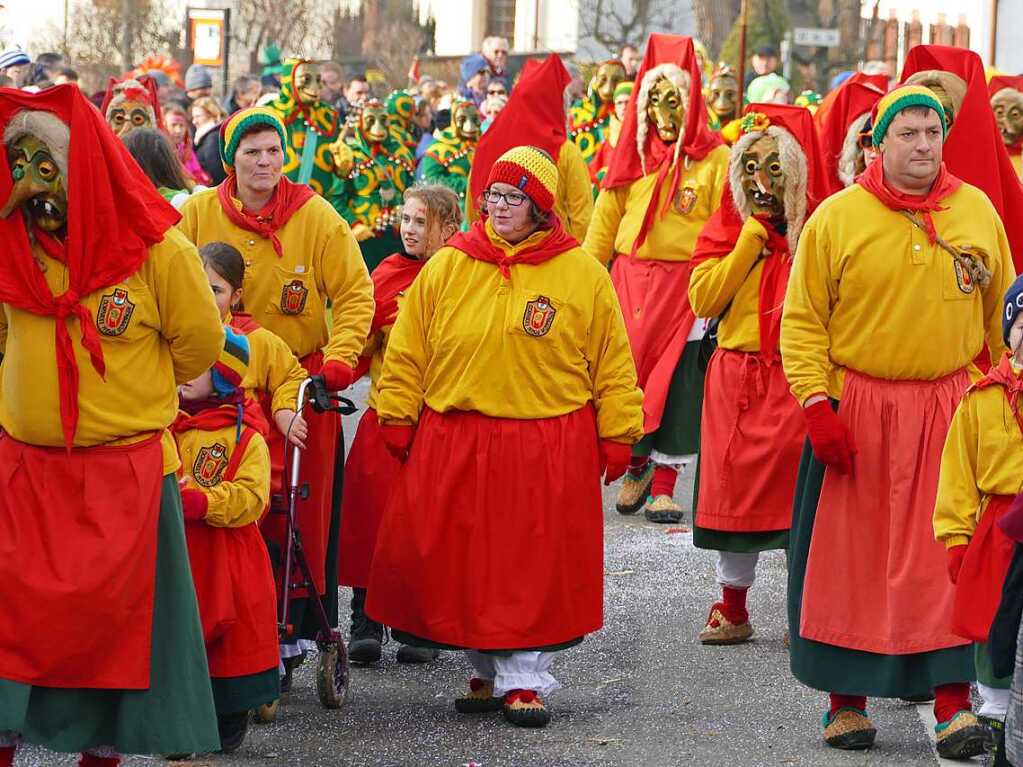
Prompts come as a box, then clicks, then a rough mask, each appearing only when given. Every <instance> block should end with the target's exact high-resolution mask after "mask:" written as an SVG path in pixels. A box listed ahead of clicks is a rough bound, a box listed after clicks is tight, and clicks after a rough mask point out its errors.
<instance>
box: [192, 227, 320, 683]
mask: <svg viewBox="0 0 1023 767" xmlns="http://www.w3.org/2000/svg"><path fill="white" fill-rule="evenodd" d="M199 255H200V257H201V258H202V260H203V265H204V266H205V268H206V276H207V278H208V279H209V281H210V289H211V290H212V291H213V298H214V300H215V301H216V303H217V308H218V309H219V310H220V318H221V320H222V321H223V322H224V323H225V324H226V325H229V326H231V327H232V328H234V329H235V330H237V331H238V332H240V333H243V334H244V335H245V336H246V338H247V339H248V341H249V365H248V369H247V370H246V372H245V377H244V379H243V380H242V384H241V388H242V390H244V391H245V393H246V396H248V397H250V398H252V399H254V400H256V401H257V402H259V405H260V407H261V409H262V411H263V415H264V416H265V418H266V419H267V420H268V421H270V422H272V423H274V424H275V425H276V426H277V433H272V434H270V435H269V436H268V437H267V443H268V444H269V446H270V491H271V493H279V492H281V491H282V490H283V486H284V481H283V473H284V462H283V458H284V450H283V449H281V447H280V442H281V440H282V439H287V440H288V441H289V442H290V443H291V444H292V445H295V446H297V447H300V448H303V449H304V448H305V446H306V445H305V440H306V437H308V435H309V427H308V425H307V424H306V421H305V419H304V418H303V417H302V414H301V413H298V412H296V410H295V406H296V404H297V400H298V390H299V387H300V386H301V385H302V381H303V380H305V378H306V375H307V374H306V371H305V369H304V368H303V367H302V366H301V365H300V364H299V361H298V359H296V357H295V355H294V354H293V353H292V351H291V349H290V347H289V346H288V344H287V343H286V342H285V341H284V340H283V339H281V338H280V337H279V336H277V335H276V334H275V333H272V332H271V331H269V330H267V329H266V328H264V327H262V326H260V324H259V323H258V322H256V321H255V320H254V319H253V318H252V315H250V314H246V313H245V312H243V311H240V309H241V306H242V282H243V281H244V279H245V259H244V258H242V254H241V253H239V252H238V249H237V248H235V247H234V246H233V245H229V244H227V243H226V242H219V241H214V242H208V243H206V244H205V245H203V246H202V247H201V248H199ZM312 645H313V643H312V642H311V641H308V640H299V641H298V642H289V643H284V644H282V645H281V658H282V661H283V668H284V677H283V679H282V681H281V685H282V688H283V690H284V691H285V692H287V690H288V689H289V688H290V686H291V672H292V671H293V670H294V667H295V666H296V665H297V664H298V663H299V662H300V661H299V660H298V659H299V658H303V657H304V653H305V651H306V650H307V649H309V648H310V647H311V646H312Z"/></svg>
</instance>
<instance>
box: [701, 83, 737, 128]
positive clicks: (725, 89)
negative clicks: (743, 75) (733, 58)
mask: <svg viewBox="0 0 1023 767" xmlns="http://www.w3.org/2000/svg"><path fill="white" fill-rule="evenodd" d="M707 106H709V107H710V108H711V109H713V110H714V114H716V115H717V116H718V117H719V118H720V119H721V122H722V124H724V123H726V122H730V121H732V120H734V119H735V118H736V117H738V116H739V83H738V81H736V79H735V75H733V74H732V73H731V72H722V73H720V74H718V75H716V76H715V77H714V79H713V80H711V81H710V95H709V96H708V98H707Z"/></svg>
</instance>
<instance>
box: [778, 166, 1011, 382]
mask: <svg viewBox="0 0 1023 767" xmlns="http://www.w3.org/2000/svg"><path fill="white" fill-rule="evenodd" d="M942 205H943V207H945V208H946V210H944V211H938V212H936V213H934V214H932V215H933V219H934V225H935V228H936V229H937V232H938V234H939V236H941V237H942V238H943V239H944V240H945V241H946V242H948V243H949V244H950V245H953V246H960V247H961V246H965V245H972V246H973V247H975V248H979V249H980V250H981V251H982V252H983V253H985V254H986V256H985V261H986V263H987V266H988V268H989V269H990V270H991V271H992V273H993V277H992V280H991V284H990V286H988V288H987V289H981V288H980V286H979V285H973V284H972V283H968V282H966V281H965V280H964V279H963V278H962V277H961V276H960V277H959V278H958V279H957V273H958V271H957V269H956V268H955V266H954V265H953V259H952V256H951V255H950V254H949V253H947V252H946V251H945V250H943V249H942V248H941V247H939V246H938V245H931V244H930V243H929V242H928V241H927V235H926V234H925V233H924V232H922V231H921V230H920V229H918V228H917V227H915V226H914V225H913V224H911V223H910V222H909V221H908V220H907V219H906V218H904V217H903V216H902V215H901V214H899V213H896V212H895V211H892V210H889V209H888V208H887V207H885V205H884V204H883V203H881V201H880V200H878V199H877V198H876V197H874V195H872V194H871V193H870V192H868V191H867V190H866V189H864V188H863V187H861V186H859V185H858V184H853V185H852V186H850V187H849V188H847V189H845V190H843V191H841V192H839V193H837V194H835V195H833V196H831V197H829V198H828V199H827V200H825V201H824V202H823V203H821V205H820V206H819V207H818V208H817V210H816V211H814V213H813V215H812V216H810V219H809V220H808V221H807V223H806V226H805V227H804V228H803V231H802V233H801V234H800V236H799V247H798V248H797V252H796V258H795V262H794V263H793V266H792V274H791V275H790V277H789V286H788V293H787V294H786V297H785V308H784V310H783V314H782V327H781V351H782V361H783V363H784V365H785V375H786V377H787V378H788V380H789V385H790V387H791V389H792V394H793V395H794V396H795V397H796V399H797V400H799V402H805V401H806V399H807V398H808V397H810V396H811V395H814V394H823V393H827V394H829V395H830V396H832V397H835V398H840V397H841V395H842V382H843V380H844V369H845V368H852V369H853V370H857V371H860V372H862V373H866V374H867V375H869V376H873V377H874V378H882V379H888V380H895V381H903V380H924V381H930V380H934V379H937V378H941V377H943V376H946V375H949V374H950V373H953V372H955V371H957V370H960V369H962V368H965V367H967V366H968V365H969V364H970V363H971V361H972V360H973V359H974V358H975V357H976V356H977V354H979V353H980V350H981V348H982V347H983V345H984V340H985V337H986V338H987V341H988V344H989V347H990V349H991V355H992V358H993V359H998V358H999V356H1000V355H1001V353H1002V350H1003V349H1004V345H1003V343H1002V327H1001V308H1002V295H1003V294H1004V293H1005V290H1006V288H1007V287H1008V286H1009V285H1010V283H1011V282H1012V279H1013V276H1014V272H1013V265H1012V260H1011V258H1010V251H1009V243H1008V241H1007V240H1006V237H1005V230H1004V228H1003V227H1002V221H1001V219H1000V218H999V217H998V214H997V213H996V212H995V209H994V208H993V207H992V205H991V203H990V201H989V200H988V198H987V196H986V195H985V194H984V193H983V192H982V191H980V190H979V189H977V188H976V187H974V186H971V185H969V184H963V185H962V186H961V187H959V189H957V190H956V191H955V192H953V193H952V194H951V195H950V196H949V197H947V198H946V199H945V200H944V201H943V202H942ZM960 284H964V287H960Z"/></svg>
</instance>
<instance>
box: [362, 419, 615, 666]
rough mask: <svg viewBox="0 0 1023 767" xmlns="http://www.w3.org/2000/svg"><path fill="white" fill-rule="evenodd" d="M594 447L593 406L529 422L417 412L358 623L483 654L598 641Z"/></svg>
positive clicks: (600, 572)
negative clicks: (363, 618)
mask: <svg viewBox="0 0 1023 767" xmlns="http://www.w3.org/2000/svg"><path fill="white" fill-rule="evenodd" d="M597 443H598V440H597V427H596V418H595V415H594V411H593V408H592V407H591V406H587V407H585V408H582V409H580V410H577V411H575V412H574V413H569V414H568V415H563V416H559V417H556V418H538V419H529V420H520V419H513V418H490V417H487V416H484V415H480V414H478V413H471V412H457V411H455V412H450V413H437V412H434V411H432V410H429V409H426V410H424V411H423V414H422V418H421V419H420V423H419V428H418V431H417V433H416V436H415V440H414V442H413V444H412V450H411V453H410V455H409V458H408V461H407V463H406V464H405V466H404V467H403V468H402V470H401V472H400V473H399V475H398V479H397V482H396V484H395V487H394V492H393V493H392V494H391V497H390V499H389V501H388V504H387V508H386V510H385V512H384V517H383V520H382V522H381V524H380V534H379V536H378V537H377V547H376V552H375V553H374V555H373V562H372V566H371V568H370V576H369V591H368V595H367V603H366V612H367V614H368V615H369V616H370V617H371V618H373V619H374V620H377V621H380V622H381V623H384V624H386V625H388V626H392V627H394V628H396V629H400V630H402V631H405V632H407V633H410V634H414V635H416V636H418V637H422V638H424V639H428V640H431V641H433V642H436V643H439V644H445V645H452V646H455V647H466V648H476V649H482V650H497V649H505V650H511V649H522V648H533V647H545V646H548V645H555V644H561V643H564V642H569V641H571V640H573V639H577V638H579V637H581V636H583V635H585V634H588V633H590V632H593V631H596V630H597V629H599V628H600V627H601V626H602V625H603V614H604V605H603V599H604V592H603V584H604V516H603V510H602V504H601V493H600V461H599V458H598V451H597Z"/></svg>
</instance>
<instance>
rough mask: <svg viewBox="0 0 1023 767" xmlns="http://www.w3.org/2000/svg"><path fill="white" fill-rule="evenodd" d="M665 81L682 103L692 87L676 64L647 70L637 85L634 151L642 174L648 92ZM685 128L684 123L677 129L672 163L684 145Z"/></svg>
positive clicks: (687, 97) (647, 121)
mask: <svg viewBox="0 0 1023 767" xmlns="http://www.w3.org/2000/svg"><path fill="white" fill-rule="evenodd" d="M662 77H663V78H664V79H666V80H667V81H668V82H670V83H671V84H672V85H674V86H675V87H676V88H678V90H679V94H680V95H681V96H682V101H683V102H688V100H689V88H690V87H691V85H692V78H691V77H690V75H689V73H688V72H685V71H684V70H683V69H682V67H680V66H678V65H677V64H672V63H666V64H658V65H657V66H655V67H652V68H651V69H649V70H647V72H646V74H644V75H643V79H642V80H641V81H640V84H639V91H637V93H636V151H637V152H638V153H639V159H640V163H641V164H642V165H643V173H644V174H645V173H646V172H647V168H646V162H645V159H644V157H645V155H644V151H643V150H644V149H645V147H646V142H647V135H648V134H649V130H650V121H649V120H648V119H647V118H646V108H647V106H648V105H649V103H650V90H651V89H652V88H653V87H654V84H655V83H656V82H657V81H658V80H660V79H661V78H662ZM685 138H686V126H685V121H683V123H682V125H681V126H680V128H679V133H678V139H677V140H676V141H675V157H674V159H673V161H672V162H675V161H677V160H678V156H679V152H680V151H681V148H682V146H683V145H684V144H685Z"/></svg>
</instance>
